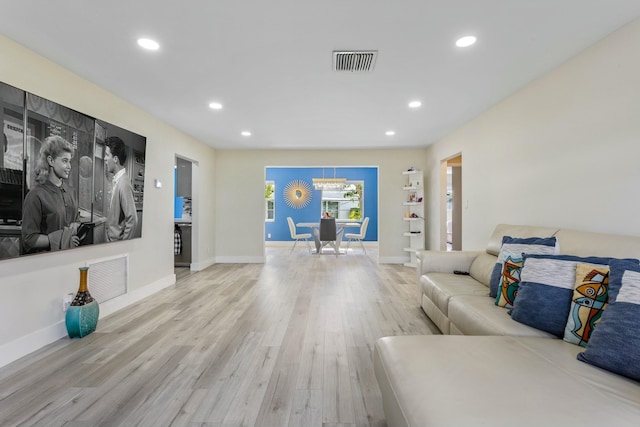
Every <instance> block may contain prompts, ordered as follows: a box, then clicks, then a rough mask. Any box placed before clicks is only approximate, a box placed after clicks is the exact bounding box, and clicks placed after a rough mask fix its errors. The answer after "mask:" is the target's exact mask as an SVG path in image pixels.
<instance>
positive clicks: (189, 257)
mask: <svg viewBox="0 0 640 427" xmlns="http://www.w3.org/2000/svg"><path fill="white" fill-rule="evenodd" d="M195 166H196V165H195V164H194V162H192V161H191V160H189V159H185V158H183V157H178V156H176V162H175V166H174V215H173V222H174V251H173V255H174V269H175V271H176V274H178V275H179V273H184V272H185V271H189V270H194V259H195V257H194V255H195V253H194V247H195V245H194V237H195V235H196V233H194V230H193V226H194V209H193V204H194V187H195V186H194V176H195V174H194V172H195V171H196V170H197V168H196V167H195Z"/></svg>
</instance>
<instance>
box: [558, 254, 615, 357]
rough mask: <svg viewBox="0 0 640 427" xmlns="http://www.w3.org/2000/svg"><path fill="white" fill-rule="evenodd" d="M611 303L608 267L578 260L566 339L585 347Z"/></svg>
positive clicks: (565, 332)
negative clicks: (608, 304)
mask: <svg viewBox="0 0 640 427" xmlns="http://www.w3.org/2000/svg"><path fill="white" fill-rule="evenodd" d="M608 302H609V266H606V267H605V266H596V265H593V264H586V263H581V262H579V263H578V264H577V265H576V285H575V288H574V289H573V296H572V297H571V308H570V309H569V317H568V319H567V324H566V326H565V328H564V340H565V341H566V342H570V343H572V344H577V345H580V346H582V347H585V346H586V345H587V343H588V342H589V338H590V337H591V334H592V333H593V329H594V328H595V326H596V324H597V323H598V322H599V321H600V318H601V317H602V313H603V312H604V309H605V308H606V307H607V303H608Z"/></svg>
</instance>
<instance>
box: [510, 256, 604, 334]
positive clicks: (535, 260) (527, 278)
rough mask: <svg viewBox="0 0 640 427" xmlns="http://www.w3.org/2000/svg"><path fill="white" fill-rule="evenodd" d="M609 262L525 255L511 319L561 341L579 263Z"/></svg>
mask: <svg viewBox="0 0 640 427" xmlns="http://www.w3.org/2000/svg"><path fill="white" fill-rule="evenodd" d="M609 261H611V258H599V257H588V258H582V257H577V256H572V255H525V256H524V265H523V267H522V272H521V279H522V280H521V281H520V288H519V289H518V302H517V304H516V305H515V306H514V307H513V310H512V311H511V318H512V319H513V320H516V321H518V322H520V323H524V324H525V325H529V326H533V327H534V328H537V329H540V330H543V331H546V332H549V333H551V334H553V335H555V336H557V337H558V338H562V337H563V336H564V328H565V326H566V325H567V317H569V309H570V308H571V297H572V296H573V289H574V287H575V283H576V264H578V263H579V262H586V263H590V264H597V265H598V267H606V266H607V265H608V264H609Z"/></svg>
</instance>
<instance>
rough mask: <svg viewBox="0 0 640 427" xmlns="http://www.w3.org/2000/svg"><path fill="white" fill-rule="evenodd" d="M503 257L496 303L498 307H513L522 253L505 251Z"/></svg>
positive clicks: (518, 283) (518, 284) (518, 281)
mask: <svg viewBox="0 0 640 427" xmlns="http://www.w3.org/2000/svg"><path fill="white" fill-rule="evenodd" d="M504 258H505V259H504V262H503V263H502V274H501V275H500V283H499V285H498V295H497V296H496V305H497V306H499V307H505V308H513V304H514V303H515V300H516V296H517V295H518V287H519V286H520V270H521V269H522V254H519V255H515V254H510V253H508V252H505V253H504Z"/></svg>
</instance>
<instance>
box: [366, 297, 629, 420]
mask: <svg viewBox="0 0 640 427" xmlns="http://www.w3.org/2000/svg"><path fill="white" fill-rule="evenodd" d="M493 307H494V308H496V307H495V306H493ZM580 350H581V348H580V347H578V346H576V345H573V344H569V343H566V342H564V341H562V340H558V339H546V338H523V337H495V336H493V337H459V336H439V335H426V336H396V337H385V338H381V339H379V340H378V341H377V342H376V345H375V350H374V356H373V362H374V371H375V376H376V379H377V381H378V384H379V386H380V390H381V393H382V402H383V408H384V412H385V415H386V418H387V424H388V425H389V426H406V427H423V426H429V427H445V426H446V427H451V426H455V427H477V426H480V425H483V426H492V427H512V426H514V425H517V426H519V427H540V426H554V427H556V426H562V427H602V426H616V427H627V426H636V425H637V424H638V419H640V385H639V384H638V383H636V382H633V381H630V380H628V379H626V378H624V377H621V376H618V375H615V374H612V373H610V372H607V371H604V370H600V369H597V368H594V367H592V366H589V365H587V364H584V363H579V362H578V361H576V354H577V353H578V352H579V351H580Z"/></svg>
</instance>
